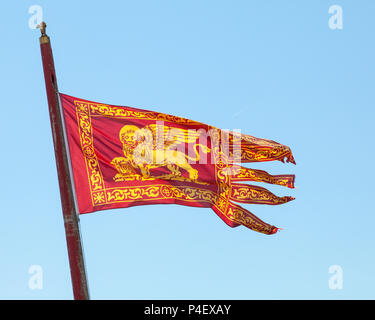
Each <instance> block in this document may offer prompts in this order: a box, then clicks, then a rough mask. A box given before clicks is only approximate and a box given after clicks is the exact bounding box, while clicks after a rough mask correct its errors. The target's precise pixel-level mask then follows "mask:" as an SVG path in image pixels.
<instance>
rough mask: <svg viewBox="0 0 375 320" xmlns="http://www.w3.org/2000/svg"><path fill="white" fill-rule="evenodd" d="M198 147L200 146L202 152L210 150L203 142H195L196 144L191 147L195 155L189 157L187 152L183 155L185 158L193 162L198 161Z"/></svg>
mask: <svg viewBox="0 0 375 320" xmlns="http://www.w3.org/2000/svg"><path fill="white" fill-rule="evenodd" d="M198 147H200V148H201V149H202V151H203V152H204V153H209V152H210V151H211V149H210V148H208V147H207V146H204V145H203V144H200V143H196V144H195V145H194V147H193V148H194V151H195V155H196V157H195V158H193V157H190V156H189V155H187V154H186V155H185V157H186V158H187V159H189V160H190V161H194V162H197V161H199V151H198Z"/></svg>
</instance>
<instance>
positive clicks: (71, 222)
mask: <svg viewBox="0 0 375 320" xmlns="http://www.w3.org/2000/svg"><path fill="white" fill-rule="evenodd" d="M39 28H40V31H41V33H42V35H41V37H40V38H39V41H40V50H41V55H42V63H43V71H44V79H45V84H46V92H47V100H48V109H49V114H50V120H51V129H52V136H53V144H54V149H55V159H56V166H57V174H58V180H59V186H60V197H61V205H62V211H63V218H64V227H65V236H66V243H67V248H68V256H69V265H70V274H71V280H72V287H73V295H74V299H75V300H87V299H89V292H88V285H87V277H86V270H85V262H84V258H83V250H82V243H81V235H80V230H79V217H78V214H77V210H76V206H75V201H74V192H73V185H72V180H71V172H70V167H69V162H68V156H67V155H68V153H67V149H66V144H65V141H64V127H63V119H62V116H61V110H60V104H59V95H58V88H57V81H56V74H55V65H54V61H53V55H52V47H51V42H50V38H49V37H48V36H47V34H46V24H45V23H44V22H42V23H41V24H40V25H39Z"/></svg>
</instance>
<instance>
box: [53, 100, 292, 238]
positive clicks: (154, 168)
mask: <svg viewBox="0 0 375 320" xmlns="http://www.w3.org/2000/svg"><path fill="white" fill-rule="evenodd" d="M60 98H61V107H62V110H63V116H64V122H65V131H66V137H67V141H68V145H69V153H70V160H71V165H72V171H73V177H74V185H75V191H76V199H77V203H78V208H79V213H81V214H84V213H90V212H94V211H101V210H105V209H115V208H125V207H130V206H136V205H147V204H179V205H185V206H194V207H206V208H212V209H213V210H214V212H215V213H217V215H218V216H219V217H220V218H221V219H223V221H224V222H226V223H227V224H228V225H229V226H231V227H235V226H238V225H244V226H246V227H248V228H250V229H253V230H255V231H258V232H262V233H265V234H273V233H275V232H276V231H277V228H276V227H274V226H271V225H269V224H267V223H265V222H263V221H262V220H260V219H259V218H257V217H255V216H254V215H253V214H251V213H250V212H249V211H247V210H246V209H244V208H241V207H240V206H238V205H236V204H235V203H233V201H238V202H242V203H266V204H279V203H284V202H287V201H289V200H291V199H292V198H286V197H284V198H278V197H276V196H275V195H273V194H272V193H270V192H269V191H267V190H265V189H264V188H256V187H254V186H252V187H251V186H249V187H246V185H244V184H236V183H235V181H244V180H253V181H263V182H267V183H274V184H280V185H285V186H288V187H293V182H294V176H293V175H282V176H270V175H268V174H267V173H266V172H264V171H260V170H252V171H251V169H247V168H244V167H240V166H237V165H233V164H232V163H234V162H239V161H240V162H254V161H273V160H279V161H284V159H286V160H287V162H292V163H294V159H293V156H292V153H291V151H290V149H289V148H288V147H286V146H283V145H281V144H278V143H276V142H274V141H270V140H264V139H258V138H255V137H252V136H249V135H241V136H240V139H238V137H237V138H236V137H235V136H233V135H232V134H229V138H228V143H229V149H228V150H229V153H230V155H232V156H233V157H232V160H231V161H228V159H227V158H226V156H225V155H223V152H222V150H221V149H220V148H217V146H224V145H225V143H223V139H224V138H223V136H222V134H223V133H222V131H220V130H219V129H216V128H214V127H212V126H209V125H206V124H202V123H199V122H196V121H192V120H188V119H184V118H180V117H176V116H172V115H166V114H162V113H157V112H152V111H148V110H141V109H135V108H130V107H122V106H112V105H107V104H102V103H96V102H91V101H88V100H83V99H78V98H74V97H71V96H68V95H65V94H60ZM161 123H162V124H164V127H163V128H167V129H166V131H165V135H164V136H163V137H164V139H165V138H166V137H167V136H166V135H168V134H170V132H172V129H173V128H175V129H178V131H177V132H187V130H192V129H194V130H196V131H195V132H200V131H198V130H199V129H200V130H204V131H203V132H209V130H216V131H214V134H213V136H210V137H209V138H208V139H206V141H207V145H206V147H207V148H206V149H204V147H203V146H202V145H200V141H201V140H199V139H200V137H201V136H202V135H201V134H198V135H199V137H198V138H196V139H195V138H194V139H195V140H194V139H190V138H189V139H190V140H189V139H187V138H184V137H182V138H181V137H180V136H178V137H177V136H173V135H172V137H169V139H170V140H173V139H174V140H173V141H176V143H174V142H173V143H171V142H167V143H169V144H171V145H170V148H172V149H173V150H177V151H178V152H177V151H176V152H174V153H173V155H178V156H180V155H181V156H180V158H179V159H182V154H186V155H188V156H189V157H190V158H189V157H183V159H185V160H186V162H187V163H188V164H187V163H185V162H184V161H185V160H183V161H182V162H181V163H178V162H173V161H172V162H171V161H170V158H168V157H167V156H165V158H164V160H163V161H164V162H163V161H161V162H160V164H158V163H156V162H155V161H153V162H152V165H148V164H146V163H143V164H142V163H141V164H139V165H138V164H137V165H136V164H134V163H135V162H134V159H135V158H136V156H135V150H136V149H134V146H133V147H131V148H129V146H131V145H132V143H134V144H139V143H140V141H141V140H139V141H137V142H134V141H135V140H136V139H135V138H134V137H135V136H134V130H133V128H139V130H142V129H144V128H146V129H150V128H154V129H153V130H155V128H159V127H160V126H159V127H158V126H156V124H161ZM160 128H161V127H160ZM131 130H133V131H131ZM157 130H159V129H157ZM149 131H150V130H149ZM129 132H130V133H129ZM153 132H154V131H153ZM158 132H159V131H158ZM154 133H155V132H154ZM159 133H160V132H159ZM216 133H218V135H216ZM129 137H130V138H129ZM127 139H130V140H127ZM143 139H144V140H145V139H146V138H143ZM153 139H155V136H153ZM178 139H179V140H178ZM181 139H185V140H184V142H183V143H181ZM177 140H178V141H177ZM128 141H130V144H128ZM142 141H143V140H142ZM153 141H154V145H155V140H153ZM165 141H167V140H165ZM168 141H169V140H168ZM202 141H204V140H202ZM237 144H238V145H239V146H240V149H239V150H240V152H239V153H237V155H236V154H235V152H234V151H235V149H236V145H237ZM129 150H130V151H129ZM168 150H170V149H168ZM196 150H197V152H198V153H199V160H202V159H203V158H205V157H207V161H205V162H204V163H197V161H195V162H194V161H190V162H189V159H192V158H194V157H195V158H197V157H198V156H197V152H196ZM155 154H157V153H155ZM155 154H154V156H155ZM164 154H165V155H167V153H164ZM171 154H172V153H171ZM154 160H155V159H154ZM167 160H168V161H169V162H168V161H167ZM195 160H197V159H195ZM233 168H236V169H237V171H236V172H231V171H233ZM240 168H242V169H241V170H242V171H241V170H240ZM248 170H250V171H248ZM240 171H241V172H240ZM285 177H286V178H285ZM283 178H285V179H286V180H285V179H284V180H285V181H284V180H283ZM245 193H246V194H245ZM260 196H261V198H259V197H260ZM280 199H281V200H280Z"/></svg>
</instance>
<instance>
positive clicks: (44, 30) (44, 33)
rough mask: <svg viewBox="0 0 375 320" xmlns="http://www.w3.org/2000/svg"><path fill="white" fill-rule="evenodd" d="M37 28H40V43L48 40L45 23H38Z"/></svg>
mask: <svg viewBox="0 0 375 320" xmlns="http://www.w3.org/2000/svg"><path fill="white" fill-rule="evenodd" d="M36 27H37V28H38V29H40V32H41V34H42V35H41V37H40V43H47V42H49V37H48V36H47V34H46V28H47V24H46V23H45V22H44V21H43V22H41V23H40V24H38V25H37V26H36Z"/></svg>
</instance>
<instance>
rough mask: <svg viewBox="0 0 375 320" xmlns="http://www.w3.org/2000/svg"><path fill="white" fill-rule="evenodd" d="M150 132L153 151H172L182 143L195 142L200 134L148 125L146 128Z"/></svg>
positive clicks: (163, 126)
mask: <svg viewBox="0 0 375 320" xmlns="http://www.w3.org/2000/svg"><path fill="white" fill-rule="evenodd" d="M146 128H147V129H148V130H150V131H151V132H152V136H153V142H154V143H153V147H154V149H155V150H156V149H164V150H167V149H172V148H175V147H176V146H178V145H180V144H182V143H192V142H195V141H196V140H197V139H198V137H199V135H200V133H199V132H197V131H196V130H187V129H181V128H175V127H169V126H165V125H159V124H149V125H148V126H146Z"/></svg>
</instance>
